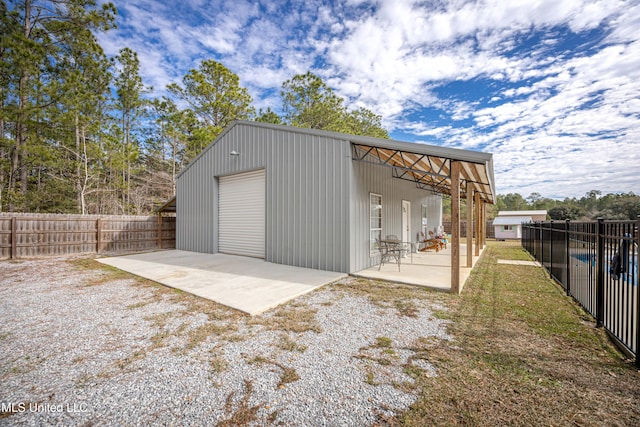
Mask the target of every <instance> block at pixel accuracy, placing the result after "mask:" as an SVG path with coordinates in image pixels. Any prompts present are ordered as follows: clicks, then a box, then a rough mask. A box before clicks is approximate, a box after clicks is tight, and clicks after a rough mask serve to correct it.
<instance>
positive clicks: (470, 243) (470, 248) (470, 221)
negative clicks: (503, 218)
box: [466, 181, 473, 268]
mask: <svg viewBox="0 0 640 427" xmlns="http://www.w3.org/2000/svg"><path fill="white" fill-rule="evenodd" d="M466 193H467V194H466V196H467V267H468V268H471V267H473V186H472V184H471V182H470V181H467V191H466Z"/></svg>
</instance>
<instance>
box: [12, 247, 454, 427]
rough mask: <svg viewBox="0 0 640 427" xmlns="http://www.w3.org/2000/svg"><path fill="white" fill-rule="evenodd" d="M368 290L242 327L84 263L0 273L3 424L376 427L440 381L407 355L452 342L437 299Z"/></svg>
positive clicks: (294, 306) (317, 297) (42, 264)
mask: <svg viewBox="0 0 640 427" xmlns="http://www.w3.org/2000/svg"><path fill="white" fill-rule="evenodd" d="M385 286H388V287H394V286H393V285H385ZM376 287H377V289H381V286H380V285H376V284H375V283H373V282H369V281H364V280H356V279H353V278H348V279H344V280H342V281H341V282H338V283H336V284H333V285H330V286H326V287H324V288H321V289H320V290H317V291H315V292H313V293H311V294H308V295H306V296H303V297H300V298H297V299H296V300H294V301H293V302H291V303H289V304H287V305H286V306H284V307H281V308H276V309H274V310H271V311H269V312H267V313H265V314H263V315H261V316H256V317H251V318H250V317H247V316H244V315H241V314H239V313H237V312H235V311H233V310H230V309H227V308H225V307H221V306H219V305H217V304H215V303H212V302H208V301H205V300H202V299H200V298H198V297H194V296H191V295H188V294H184V293H180V292H177V291H173V290H169V289H167V288H164V287H162V286H159V285H155V284H152V283H150V282H146V281H142V280H140V279H137V278H134V277H132V276H129V275H127V274H124V273H119V272H117V271H114V270H111V269H108V268H106V267H99V266H98V265H97V263H95V262H94V261H92V260H88V259H48V260H29V261H18V262H10V261H0V404H1V405H2V408H0V409H1V412H0V425H12V426H13V425H86V426H88V425H216V424H217V425H286V426H361V425H372V424H375V423H376V422H380V421H381V420H384V419H385V418H386V417H388V416H392V415H394V414H397V413H398V412H399V411H402V410H404V409H406V408H407V407H408V406H409V405H411V403H413V402H414V400H415V399H416V396H415V394H416V393H417V392H416V390H415V387H413V385H414V381H415V378H416V376H419V375H437V372H436V370H435V369H434V367H433V366H432V365H431V364H430V363H429V362H428V360H426V359H425V356H424V352H420V351H419V350H417V348H418V347H419V346H418V344H417V343H420V342H425V340H439V339H449V337H448V336H447V335H446V322H445V321H443V320H439V319H437V318H436V317H435V316H434V315H433V310H436V309H437V310H442V309H443V307H442V305H441V303H439V301H441V296H439V294H436V293H431V292H428V291H425V290H421V289H415V288H408V287H396V288H398V289H399V290H398V292H399V293H398V297H397V299H396V298H395V297H389V296H388V295H387V296H386V297H385V298H386V299H385V298H382V297H379V298H373V297H372V296H371V295H368V292H369V291H368V289H369V288H370V289H376ZM385 295H386V294H385ZM399 301H400V302H402V304H399V303H398V302H399ZM407 307H409V309H408V310H407Z"/></svg>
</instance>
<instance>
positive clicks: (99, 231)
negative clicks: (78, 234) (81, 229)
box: [96, 218, 102, 255]
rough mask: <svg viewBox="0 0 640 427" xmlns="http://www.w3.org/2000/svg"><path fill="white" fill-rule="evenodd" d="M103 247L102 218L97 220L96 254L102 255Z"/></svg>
mask: <svg viewBox="0 0 640 427" xmlns="http://www.w3.org/2000/svg"><path fill="white" fill-rule="evenodd" d="M101 247H102V218H98V219H97V220H96V254H98V255H100V249H101Z"/></svg>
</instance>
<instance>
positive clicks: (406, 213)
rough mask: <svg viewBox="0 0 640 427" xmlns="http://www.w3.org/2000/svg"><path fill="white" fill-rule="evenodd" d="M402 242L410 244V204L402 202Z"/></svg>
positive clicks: (405, 201)
mask: <svg viewBox="0 0 640 427" xmlns="http://www.w3.org/2000/svg"><path fill="white" fill-rule="evenodd" d="M400 238H401V239H402V241H403V242H411V241H412V240H413V239H412V238H411V202H409V201H407V200H403V201H402V236H401V237H400Z"/></svg>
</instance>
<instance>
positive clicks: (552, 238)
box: [522, 217, 640, 366]
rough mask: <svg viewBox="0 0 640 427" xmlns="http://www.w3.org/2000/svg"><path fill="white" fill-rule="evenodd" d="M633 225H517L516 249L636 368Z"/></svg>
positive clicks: (639, 236) (637, 234) (639, 235)
mask: <svg viewBox="0 0 640 427" xmlns="http://www.w3.org/2000/svg"><path fill="white" fill-rule="evenodd" d="M639 242H640V217H638V220H637V221H604V220H602V219H599V220H598V221H589V222H574V221H548V222H535V223H528V224H523V225H522V247H523V248H524V249H525V250H527V251H528V252H529V253H530V254H531V255H533V257H534V258H535V259H536V260H537V261H539V262H540V263H541V264H542V265H543V266H544V267H545V268H546V269H547V271H549V274H550V275H551V277H552V278H554V279H555V280H556V281H558V283H560V284H561V285H562V287H563V288H564V289H565V290H566V292H567V295H570V296H572V297H573V298H574V299H575V300H576V301H578V302H579V303H580V304H581V305H582V307H584V309H585V310H587V311H588V312H589V313H591V315H593V317H594V318H595V319H596V324H597V325H598V326H602V327H604V328H605V329H606V330H607V332H609V334H610V335H611V336H612V337H613V338H614V340H615V341H616V342H617V344H618V345H619V346H620V347H621V348H622V349H623V350H624V351H625V352H626V353H627V354H629V355H630V356H635V358H636V365H638V366H640V356H639V355H638V349H639V348H640V317H639V316H640V314H639V310H638V309H639V307H640V294H639V293H638V264H640V253H639V252H638V243H639Z"/></svg>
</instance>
